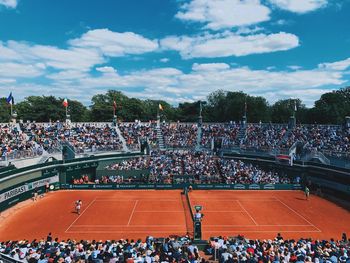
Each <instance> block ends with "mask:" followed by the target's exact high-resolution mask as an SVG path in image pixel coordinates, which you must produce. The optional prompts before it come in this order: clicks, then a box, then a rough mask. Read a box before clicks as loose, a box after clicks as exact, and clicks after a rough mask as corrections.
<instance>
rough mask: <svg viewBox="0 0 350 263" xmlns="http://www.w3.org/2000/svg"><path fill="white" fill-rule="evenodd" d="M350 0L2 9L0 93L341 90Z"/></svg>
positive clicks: (41, 4) (145, 1) (124, 2)
mask: <svg viewBox="0 0 350 263" xmlns="http://www.w3.org/2000/svg"><path fill="white" fill-rule="evenodd" d="M349 14H350V0H88V1H87V0H74V1H72V0H59V1H58V0H57V1H47V0H0V96H1V97H5V96H7V95H8V93H9V92H11V91H12V93H13V94H14V97H15V99H16V101H20V100H22V99H23V98H25V97H27V96H30V95H55V96H60V97H67V98H69V99H77V100H79V101H81V102H83V103H84V104H86V105H89V103H90V100H91V97H92V96H93V95H94V94H97V93H104V92H105V91H107V90H109V89H116V90H121V91H122V92H124V93H125V94H126V95H128V96H132V97H138V98H151V99H166V100H168V101H169V102H170V103H172V104H174V105H176V104H177V103H179V102H183V101H194V100H198V99H205V98H206V96H207V95H208V94H209V93H210V92H212V91H215V90H217V89H224V90H229V91H244V92H246V93H248V94H251V95H261V96H264V97H266V98H267V99H268V101H269V102H270V103H273V102H275V101H276V100H278V99H284V98H295V97H298V98H301V99H302V100H303V102H304V103H305V104H306V105H307V106H312V105H313V103H314V101H315V100H317V99H318V98H319V97H320V95H321V94H322V93H324V92H327V91H330V90H334V89H339V88H341V87H345V86H347V85H350V81H349V80H350V15H349Z"/></svg>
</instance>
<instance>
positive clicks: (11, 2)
mask: <svg viewBox="0 0 350 263" xmlns="http://www.w3.org/2000/svg"><path fill="white" fill-rule="evenodd" d="M0 5H3V6H6V7H7V8H16V7H17V0H0Z"/></svg>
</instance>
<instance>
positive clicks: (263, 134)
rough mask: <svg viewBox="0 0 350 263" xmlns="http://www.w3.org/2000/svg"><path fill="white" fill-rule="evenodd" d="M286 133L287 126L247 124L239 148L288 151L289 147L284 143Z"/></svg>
mask: <svg viewBox="0 0 350 263" xmlns="http://www.w3.org/2000/svg"><path fill="white" fill-rule="evenodd" d="M287 131H288V127H287V125H272V124H248V126H247V129H246V136H245V138H244V140H243V141H242V142H241V144H240V146H241V147H242V148H255V149H258V150H273V149H277V148H287V149H288V148H289V146H291V145H288V144H286V142H285V141H284V138H285V136H286V135H287Z"/></svg>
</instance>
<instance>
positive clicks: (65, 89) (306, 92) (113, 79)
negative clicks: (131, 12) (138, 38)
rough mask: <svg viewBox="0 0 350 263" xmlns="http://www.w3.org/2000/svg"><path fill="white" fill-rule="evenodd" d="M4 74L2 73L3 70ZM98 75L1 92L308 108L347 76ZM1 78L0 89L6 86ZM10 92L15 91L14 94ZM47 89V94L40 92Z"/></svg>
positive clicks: (106, 71)
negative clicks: (259, 101) (260, 100)
mask: <svg viewBox="0 0 350 263" xmlns="http://www.w3.org/2000/svg"><path fill="white" fill-rule="evenodd" d="M1 68H2V67H1ZM96 71H99V72H101V73H102V74H100V75H94V76H93V75H91V74H88V73H84V75H80V72H75V71H73V70H72V71H66V72H60V73H56V74H51V75H49V76H48V78H49V79H50V80H51V81H52V83H51V84H48V86H46V87H45V86H43V85H35V83H34V85H32V86H31V85H29V84H23V83H20V84H17V85H15V84H14V83H11V82H9V83H7V84H6V83H5V84H3V86H4V87H6V88H10V87H11V90H16V94H17V92H19V95H18V97H19V98H23V97H25V96H28V95H29V93H30V94H33V93H35V94H38V95H41V94H45V95H47V94H52V95H55V96H61V97H63V96H69V97H71V98H75V99H78V100H81V101H83V102H85V103H86V104H87V103H88V102H89V99H91V97H92V96H93V95H95V94H98V93H104V92H106V91H107V90H108V89H117V90H121V91H123V92H124V93H125V94H126V95H128V96H131V97H138V98H151V99H165V100H167V101H169V102H171V103H179V102H183V101H194V100H198V99H205V98H206V97H207V96H208V94H209V93H210V92H213V91H215V90H218V89H223V90H228V91H244V92H246V93H248V94H252V95H255V96H264V97H266V98H267V99H268V101H269V102H270V103H273V102H275V101H277V100H278V99H285V98H290V97H299V98H301V99H302V100H303V101H304V102H305V103H306V104H307V105H308V106H312V103H313V101H315V100H316V99H318V98H319V96H320V95H321V94H322V93H324V92H327V91H328V88H329V86H333V87H336V86H339V85H342V84H344V83H345V79H344V74H346V71H339V70H338V71H337V70H333V69H329V68H325V67H323V68H320V67H316V68H314V69H310V70H302V69H295V70H293V71H290V70H288V71H278V70H276V69H272V70H270V69H261V70H255V69H250V68H248V67H238V66H234V67H232V66H230V65H228V64H226V63H205V64H198V63H194V64H193V65H192V70H191V71H190V72H188V73H185V72H183V71H181V70H179V69H176V68H156V69H151V70H139V71H133V72H129V73H125V74H120V73H118V71H117V70H116V69H114V68H113V67H110V66H104V67H97V68H96ZM4 79H5V77H4V78H1V75H0V83H3V82H5V81H3V82H2V81H1V80H4ZM14 87H16V88H15V89H14ZM44 87H45V88H44Z"/></svg>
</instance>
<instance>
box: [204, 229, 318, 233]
mask: <svg viewBox="0 0 350 263" xmlns="http://www.w3.org/2000/svg"><path fill="white" fill-rule="evenodd" d="M220 231H221V230H208V231H206V230H205V231H202V233H217V232H220ZM277 231H278V232H281V233H320V232H322V231H321V230H310V231H308V230H301V231H295V230H277ZM237 232H244V233H276V230H257V231H255V230H243V229H241V230H235V231H226V230H225V233H237Z"/></svg>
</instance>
